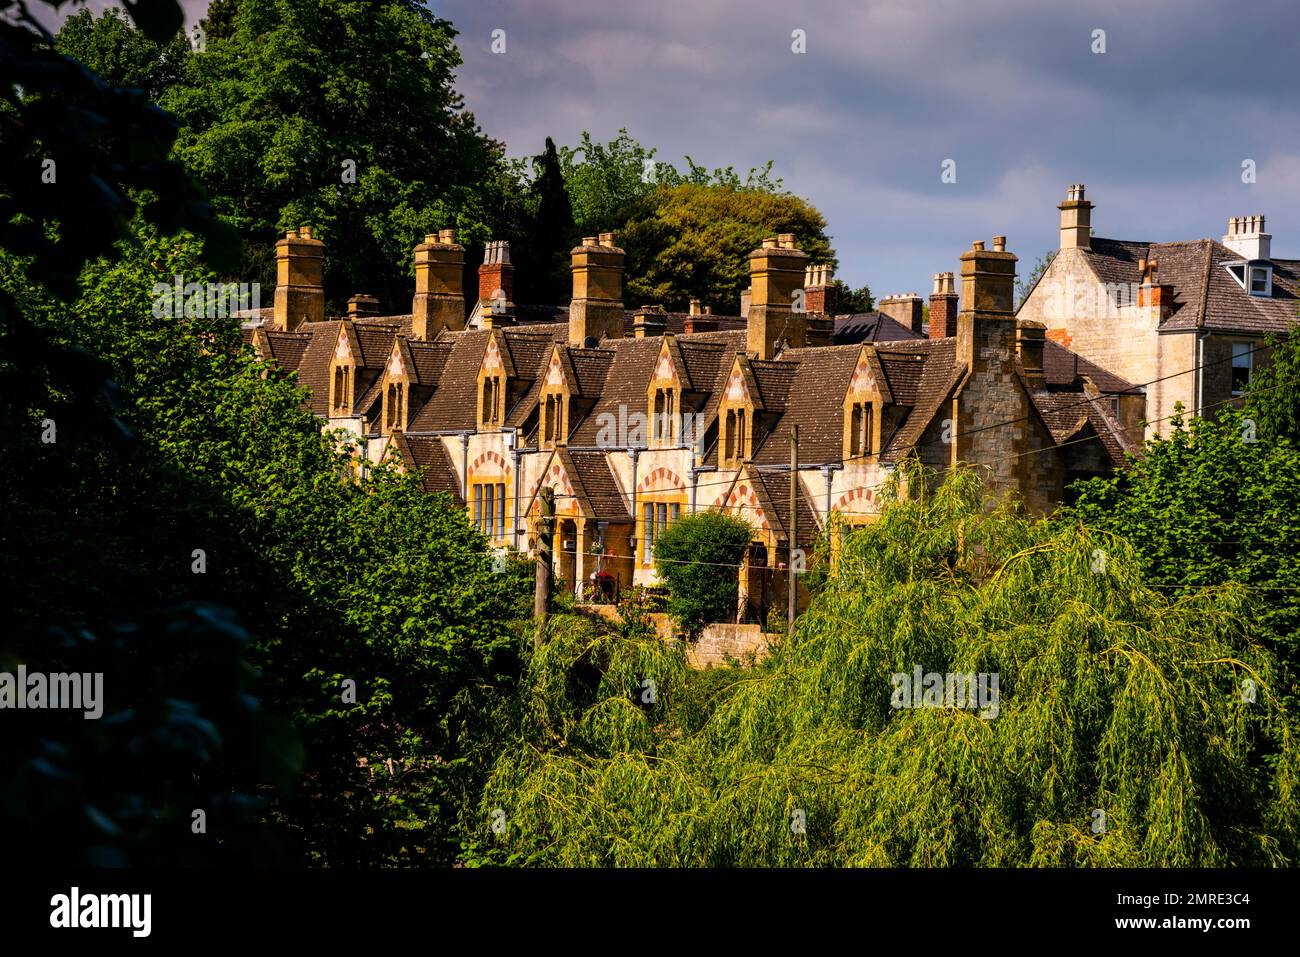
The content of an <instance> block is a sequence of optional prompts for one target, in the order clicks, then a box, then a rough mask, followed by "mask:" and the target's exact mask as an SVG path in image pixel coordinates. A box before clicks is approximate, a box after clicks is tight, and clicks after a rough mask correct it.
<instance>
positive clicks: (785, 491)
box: [747, 468, 820, 548]
mask: <svg viewBox="0 0 1300 957" xmlns="http://www.w3.org/2000/svg"><path fill="white" fill-rule="evenodd" d="M747 471H748V475H749V477H750V478H751V479H752V480H753V485H754V492H755V493H756V494H757V495H758V500H759V502H760V503H761V504H762V506H763V511H764V513H765V514H766V516H767V520H768V524H769V525H770V526H771V527H772V532H773V533H774V534H775V535H776V539H777V541H779V542H787V543H788V542H789V541H790V471H789V469H786V470H785V471H784V472H779V471H777V472H770V471H760V470H759V469H756V468H751V469H748V470H747ZM795 487H796V488H797V489H798V493H797V494H796V496H795V508H797V509H798V510H799V527H798V529H797V530H796V533H797V536H798V538H797V540H796V541H795V547H796V548H799V547H802V546H806V545H810V544H812V542H814V541H815V540H816V538H817V531H818V529H819V528H820V525H819V524H818V522H817V512H816V510H815V509H814V508H813V507H812V503H811V502H809V501H808V490H807V489H805V488H804V485H803V482H799V483H798V484H797V485H796V486H795Z"/></svg>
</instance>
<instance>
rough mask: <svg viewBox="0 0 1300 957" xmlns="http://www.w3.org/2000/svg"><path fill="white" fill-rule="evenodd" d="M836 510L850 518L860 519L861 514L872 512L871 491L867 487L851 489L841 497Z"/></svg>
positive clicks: (860, 486)
mask: <svg viewBox="0 0 1300 957" xmlns="http://www.w3.org/2000/svg"><path fill="white" fill-rule="evenodd" d="M835 510H836V511H839V512H843V513H844V514H845V515H846V516H847V517H848V518H859V517H861V515H860V513H863V512H870V511H872V509H871V489H869V488H867V487H866V486H865V485H859V486H858V487H857V488H851V489H849V490H848V491H847V492H845V493H844V494H843V495H841V496H840V497H839V500H838V501H837V502H836V503H835Z"/></svg>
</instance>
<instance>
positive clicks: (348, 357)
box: [334, 322, 359, 364]
mask: <svg viewBox="0 0 1300 957" xmlns="http://www.w3.org/2000/svg"><path fill="white" fill-rule="evenodd" d="M355 336H356V333H355V332H354V331H353V329H352V327H351V326H350V325H349V324H348V323H346V322H340V323H339V325H338V336H337V338H336V341H335V343H334V361H335V362H336V363H338V362H345V363H348V364H355V363H356V361H357V359H356V357H357V353H358V351H359V349H358V346H357V344H356V343H355V342H354V341H353V340H354V338H355Z"/></svg>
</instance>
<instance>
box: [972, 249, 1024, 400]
mask: <svg viewBox="0 0 1300 957" xmlns="http://www.w3.org/2000/svg"><path fill="white" fill-rule="evenodd" d="M1006 249H1007V241H1006V237H1005V236H995V237H993V249H992V250H986V249H985V248H984V243H983V242H980V241H976V242H973V243H971V248H970V249H969V250H967V251H966V252H964V253H962V254H961V304H962V309H961V312H960V313H958V315H957V359H958V361H959V362H965V363H966V367H967V368H968V369H970V370H971V372H972V374H978V371H979V368H980V367H981V366H984V365H987V364H989V363H997V362H1006V361H1008V360H1009V359H1010V358H1011V357H1013V356H1014V354H1015V351H1016V313H1015V287H1016V262H1017V259H1016V256H1015V255H1014V254H1013V253H1009V252H1007V251H1006Z"/></svg>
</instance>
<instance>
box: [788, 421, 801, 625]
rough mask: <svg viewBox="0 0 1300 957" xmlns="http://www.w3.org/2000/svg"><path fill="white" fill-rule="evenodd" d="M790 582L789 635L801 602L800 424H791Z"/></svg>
mask: <svg viewBox="0 0 1300 957" xmlns="http://www.w3.org/2000/svg"><path fill="white" fill-rule="evenodd" d="M788 544H789V546H790V555H789V563H788V565H789V568H788V571H789V575H790V583H789V585H788V590H789V592H790V594H789V595H788V596H786V600H787V607H786V613H785V633H786V634H787V635H789V634H790V633H791V631H792V630H793V629H794V615H795V608H796V606H797V605H798V602H799V590H798V584H797V582H798V579H797V578H796V577H795V576H796V572H795V570H794V569H795V563H794V558H795V553H796V552H797V551H798V550H799V426H797V425H792V426H790V541H789V543H788Z"/></svg>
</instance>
